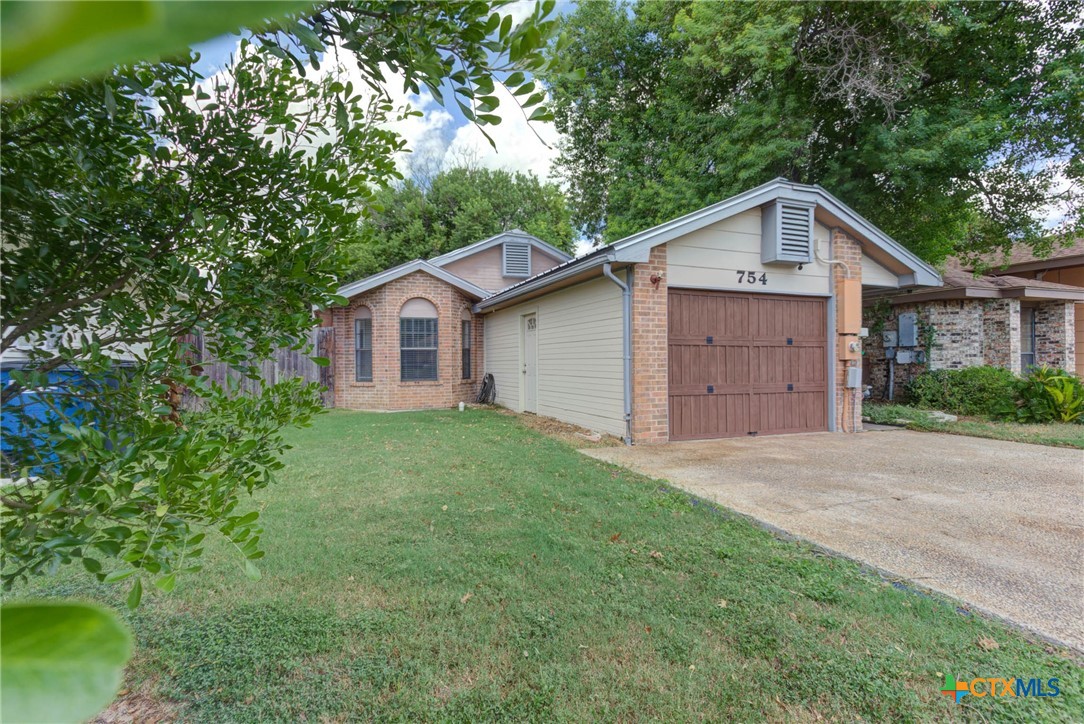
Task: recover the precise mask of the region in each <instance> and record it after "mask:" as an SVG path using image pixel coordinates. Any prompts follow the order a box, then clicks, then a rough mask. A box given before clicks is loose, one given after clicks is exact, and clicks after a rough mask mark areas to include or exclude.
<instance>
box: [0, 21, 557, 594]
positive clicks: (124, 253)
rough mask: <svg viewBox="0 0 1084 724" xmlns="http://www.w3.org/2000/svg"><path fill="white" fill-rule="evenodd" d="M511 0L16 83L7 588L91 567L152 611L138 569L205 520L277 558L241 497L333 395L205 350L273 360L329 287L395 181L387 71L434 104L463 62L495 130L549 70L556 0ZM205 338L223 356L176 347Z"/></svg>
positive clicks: (9, 166)
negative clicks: (520, 1) (515, 15)
mask: <svg viewBox="0 0 1084 724" xmlns="http://www.w3.org/2000/svg"><path fill="white" fill-rule="evenodd" d="M501 4H502V3H496V4H494V5H491V4H489V3H472V4H460V3H453V2H443V3H428V2H367V3H364V4H353V3H335V4H334V5H331V6H326V7H324V8H323V9H321V10H320V11H319V12H317V13H316V14H315V15H311V16H307V17H295V18H290V19H287V20H280V21H278V23H277V24H276V25H273V26H269V27H268V29H266V30H260V31H257V32H253V33H251V34H249V36H248V37H247V38H245V39H243V40H241V41H240V44H239V48H238V51H237V53H236V55H235V58H234V59H233V63H232V64H231V66H230V67H229V68H228V69H227V70H226V71H225V72H223V73H222V74H219V75H216V76H215V77H213V78H209V79H205V78H202V77H200V76H199V74H198V73H197V72H196V71H195V70H194V68H193V64H194V60H195V59H194V58H193V57H192V56H191V55H190V54H189V55H183V56H182V57H180V58H175V59H172V60H170V61H167V62H157V63H136V64H133V65H130V66H121V67H116V68H114V69H113V71H112V72H110V73H109V74H108V75H107V76H106V77H105V78H101V79H86V80H80V81H78V82H75V83H70V84H67V85H60V86H51V87H48V88H46V89H44V90H42V91H40V92H38V93H36V94H34V95H26V96H22V97H19V98H17V99H14V100H7V101H5V102H4V105H3V118H2V127H0V133H2V137H3V140H2V144H3V145H2V153H0V171H2V173H3V178H4V184H3V187H2V189H0V207H2V208H0V223H2V240H3V253H4V262H5V263H4V266H3V271H2V274H3V279H2V281H3V286H2V290H0V302H2V308H3V324H2V327H3V339H2V342H0V352H5V353H6V352H9V351H10V352H14V351H15V350H16V349H17V348H23V351H24V353H25V354H26V355H27V356H28V362H27V366H26V368H25V369H24V370H21V371H17V372H13V373H12V374H11V383H10V384H9V385H7V386H6V387H5V388H4V390H3V393H2V394H3V397H2V399H3V404H4V418H5V427H6V430H7V431H9V432H10V431H11V430H16V431H17V434H14V435H12V434H5V437H4V459H3V474H4V476H5V477H10V478H13V479H14V480H15V482H14V484H13V485H10V486H6V487H5V488H4V491H3V506H4V507H3V518H2V520H3V529H2V534H3V547H4V558H3V569H2V571H3V581H4V583H5V584H6V585H8V586H10V585H11V584H12V583H13V582H14V581H16V580H19V579H24V578H26V577H27V576H30V575H35V574H41V573H47V572H51V571H54V570H55V569H56V568H57V567H58V566H60V565H62V564H67V563H70V562H74V561H80V560H81V561H82V564H83V566H84V567H86V569H87V570H89V571H90V572H91V573H93V574H94V575H95V576H97V577H98V578H99V579H100V580H102V581H105V582H115V581H125V582H126V583H127V584H131V587H130V590H129V597H128V603H129V605H131V606H136V605H138V604H139V601H140V599H141V597H142V595H143V593H144V590H145V586H144V582H145V581H146V582H147V583H148V584H150V583H153V584H154V586H156V587H157V588H158V589H161V590H163V591H169V590H172V589H173V587H174V586H175V585H176V583H177V576H178V575H179V574H182V573H185V572H192V571H195V570H198V568H199V557H200V554H201V553H202V551H203V545H204V536H205V535H206V534H207V533H213V534H216V535H217V536H219V537H221V538H222V539H224V540H226V541H228V542H229V544H230V546H231V549H233V550H234V551H235V553H236V554H239V555H240V556H241V558H242V560H243V561H244V567H245V571H246V573H247V574H248V575H249V576H250V577H253V578H256V577H259V575H260V572H259V569H258V568H257V567H256V565H255V563H254V562H255V561H257V560H258V559H259V558H260V557H261V555H262V552H261V549H260V543H259V537H260V533H261V530H260V527H259V525H258V521H257V518H258V514H257V513H256V512H254V511H253V512H244V513H242V512H240V511H238V510H237V505H238V501H239V499H240V496H241V494H242V493H246V492H247V493H252V492H253V491H255V490H257V489H259V488H262V487H263V486H266V485H267V484H268V483H269V482H271V480H272V478H273V475H274V473H275V471H276V470H278V469H279V468H280V467H281V463H280V461H279V455H280V453H281V452H282V450H283V449H285V446H286V445H285V443H284V441H283V439H282V436H281V431H282V429H283V428H284V427H287V426H290V425H305V424H307V423H308V422H309V420H310V419H311V418H312V416H313V415H314V414H316V413H317V412H318V411H319V395H318V390H317V389H316V387H315V386H314V385H309V386H306V385H303V384H302V383H300V382H299V381H297V380H285V381H280V382H277V383H276V384H267V385H265V386H264V388H263V391H262V393H261V394H259V395H255V396H252V397H244V396H241V395H240V394H238V390H237V389H236V385H230V384H228V385H224V386H220V385H217V384H210V383H209V382H208V380H207V379H206V377H204V376H203V375H202V367H201V365H202V364H205V363H207V362H224V363H228V364H230V365H233V366H234V367H236V368H239V369H242V370H247V371H248V373H249V374H250V375H252V376H255V374H256V367H255V366H256V364H257V363H258V362H259V361H260V360H262V359H265V358H267V357H268V356H269V355H270V354H271V353H272V351H273V350H274V349H275V348H277V347H281V346H292V347H294V348H304V347H305V346H306V344H307V333H308V330H309V329H310V328H311V327H312V325H313V317H312V308H313V306H326V305H329V304H331V303H334V302H335V301H337V297H336V296H335V295H334V292H335V288H336V285H337V280H338V276H339V275H340V274H341V272H342V271H343V261H344V255H343V254H342V250H341V245H342V244H343V242H344V241H349V239H350V238H351V237H352V236H353V235H355V234H356V233H357V229H358V228H359V222H360V220H361V218H362V217H363V216H364V215H365V214H367V213H368V211H369V208H370V206H371V204H372V197H373V194H374V192H375V190H376V189H378V188H380V187H382V186H386V185H387V184H389V183H390V182H391V181H393V180H394V179H396V178H397V177H398V174H397V172H396V167H395V163H394V155H395V154H396V153H398V152H399V151H401V150H403V144H404V142H403V140H402V139H401V138H400V137H399V136H398V135H396V134H395V133H393V132H391V131H389V130H387V123H388V122H389V121H391V120H395V119H397V118H402V117H403V116H404V115H407V114H410V113H412V111H409V110H407V109H400V108H396V107H394V106H393V104H392V103H391V102H390V101H389V100H388V94H387V93H386V92H385V90H384V88H385V86H386V85H387V83H390V82H405V83H406V85H407V86H408V87H409V88H412V89H415V90H417V89H418V88H419V87H420V85H426V86H428V87H429V88H430V89H431V90H433V91H434V93H435V95H436V96H437V97H438V98H440V97H441V96H440V95H439V89H440V87H441V86H442V84H443V83H444V82H445V81H446V80H448V81H449V82H450V83H451V85H452V88H453V92H454V93H455V94H456V96H457V97H458V98H460V99H465V100H466V102H468V103H469V104H470V109H471V115H470V116H469V117H471V118H473V119H475V120H476V121H477V122H478V123H479V124H483V125H484V124H487V123H497V122H499V116H496V115H494V111H495V110H496V103H495V101H493V102H491V101H490V100H489V97H488V95H487V94H488V93H489V91H487V90H486V89H490V90H491V89H492V87H493V84H494V83H496V82H498V74H503V73H505V72H511V73H512V75H511V76H510V77H507V78H505V82H506V83H508V84H510V85H511V86H513V87H514V88H516V89H517V91H518V90H522V89H523V88H524V87H525V86H526V85H527V84H528V82H529V81H527V80H526V79H525V77H526V76H525V74H526V73H527V72H528V71H531V70H540V69H543V68H545V67H546V66H547V61H546V60H545V59H544V58H543V57H542V55H541V49H542V48H543V46H544V45H545V44H546V43H547V42H548V41H549V39H550V35H551V34H552V32H553V30H554V25H553V24H552V21H545V20H543V18H544V16H545V15H546V14H547V13H548V12H549V9H551V8H552V3H546V4H544V5H543V6H539V7H538V8H536V10H535V12H534V13H533V14H532V15H531V16H529V17H528V18H527V19H526V20H525V21H523V22H522V23H520V24H519V25H515V24H514V23H513V21H512V19H511V16H510V15H502V14H501V13H499V12H492V7H493V6H500V5H501ZM118 52H120V51H119V50H118ZM303 59H304V60H303ZM331 63H343V64H348V63H352V64H353V65H354V66H356V69H357V70H358V71H359V73H360V77H361V78H362V79H363V80H364V83H365V87H362V88H358V87H354V86H352V85H351V84H350V83H343V82H341V81H339V80H337V78H336V75H337V74H336V73H329V72H326V69H321V68H322V65H321V64H323V65H328V64H331ZM390 74H396V76H398V77H394V76H392V75H390ZM516 74H518V75H519V76H520V77H518V78H517V77H515V76H516ZM460 102H463V101H462V100H461V101H460ZM522 102H523V104H524V105H526V106H528V107H532V106H533V107H535V113H538V112H539V108H540V106H539V104H540V102H541V99H540V98H538V99H536V98H535V97H534V95H531V96H529V97H527V98H525V99H523V101H522ZM541 113H542V115H543V116H544V115H545V113H546V112H545V111H542V112H541ZM193 332H198V333H201V334H202V335H203V337H204V339H205V340H206V355H207V357H206V358H205V359H196V358H195V357H194V356H193V354H192V352H191V350H189V349H187V348H186V346H185V345H183V344H179V343H178V341H177V340H178V338H179V337H180V336H182V335H186V334H189V333H193ZM182 394H184V395H188V396H190V397H192V398H194V399H195V401H196V403H197V406H198V407H199V409H200V410H201V412H200V413H199V414H198V415H192V414H190V413H185V412H184V411H182V410H180V409H179V405H178V401H179V398H180V397H181V396H182ZM42 409H46V410H47V411H48V414H46V415H41V414H39V413H40V411H41V410H42ZM146 590H150V588H149V587H148V588H146Z"/></svg>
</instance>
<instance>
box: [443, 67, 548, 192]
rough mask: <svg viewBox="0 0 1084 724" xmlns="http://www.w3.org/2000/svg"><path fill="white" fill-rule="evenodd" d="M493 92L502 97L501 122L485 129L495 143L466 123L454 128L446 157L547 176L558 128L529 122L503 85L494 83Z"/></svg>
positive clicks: (544, 177) (499, 112) (498, 110)
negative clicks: (474, 160) (467, 159)
mask: <svg viewBox="0 0 1084 724" xmlns="http://www.w3.org/2000/svg"><path fill="white" fill-rule="evenodd" d="M495 95H497V96H498V97H499V98H500V99H501V104H500V106H499V108H498V109H497V115H499V116H500V117H501V123H500V125H497V126H486V127H485V129H486V133H488V134H489V135H490V137H491V138H492V139H493V142H494V143H495V144H496V146H497V147H496V148H493V147H492V146H490V145H489V141H487V140H486V139H485V136H483V135H482V132H481V131H480V130H479V129H478V128H477V127H476V126H474V125H473V124H467V125H465V126H461V127H459V128H458V129H456V132H455V135H454V136H453V137H452V140H451V143H449V144H448V149H447V151H446V152H445V156H444V158H445V160H446V161H448V162H451V161H454V159H457V158H463V157H469V158H474V159H476V160H477V163H478V165H480V166H483V167H485V168H493V169H506V170H509V171H530V172H533V173H534V174H536V175H537V176H538V177H539V178H542V179H548V178H549V175H550V169H551V167H552V165H553V161H554V159H555V158H556V157H557V139H558V135H559V134H558V133H557V129H556V128H555V127H554V125H553V124H552V123H537V122H535V123H528V122H527V118H526V116H525V115H524V113H523V111H521V110H520V108H519V104H518V103H517V102H516V99H515V98H514V97H513V96H512V94H511V93H509V92H508V91H507V90H506V89H505V88H504V87H503V86H498V87H497V89H496V91H495ZM532 129H533V130H532ZM536 133H537V135H535V134H536Z"/></svg>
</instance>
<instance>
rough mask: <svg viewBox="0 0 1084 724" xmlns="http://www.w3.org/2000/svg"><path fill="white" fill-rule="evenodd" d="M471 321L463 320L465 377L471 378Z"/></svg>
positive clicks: (466, 378)
mask: <svg viewBox="0 0 1084 724" xmlns="http://www.w3.org/2000/svg"><path fill="white" fill-rule="evenodd" d="M470 336H471V322H470V320H469V319H464V320H463V379H465V380H469V379H470V346H471V338H470Z"/></svg>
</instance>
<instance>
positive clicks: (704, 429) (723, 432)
mask: <svg viewBox="0 0 1084 724" xmlns="http://www.w3.org/2000/svg"><path fill="white" fill-rule="evenodd" d="M749 404H750V401H749V395H748V394H746V393H744V392H742V393H738V394H732V395H728V394H715V395H671V396H670V424H671V429H672V430H679V431H680V432H678V433H673V432H672V433H671V435H670V438H671V439H672V440H700V439H705V438H713V437H734V436H737V435H745V434H746V433H747V430H746V429H745V425H746V420H748V419H749V412H750V411H749Z"/></svg>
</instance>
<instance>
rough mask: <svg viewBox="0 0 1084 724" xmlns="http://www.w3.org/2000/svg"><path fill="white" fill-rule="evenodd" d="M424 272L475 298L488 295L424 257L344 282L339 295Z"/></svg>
mask: <svg viewBox="0 0 1084 724" xmlns="http://www.w3.org/2000/svg"><path fill="white" fill-rule="evenodd" d="M417 271H420V272H425V273H426V274H429V275H431V276H434V277H436V278H437V279H440V280H441V281H443V282H447V283H448V284H450V285H452V286H453V287H455V288H456V289H458V290H459V291H461V292H463V293H464V294H466V295H467V296H469V297H473V298H475V299H484V298H485V297H486V296H488V295H489V292H487V291H486V290H485V289H482V288H481V287H479V286H475V285H474V284H471V283H470V282H468V281H467V280H466V279H464V278H462V277H459V276H456V275H455V274H452V273H451V272H449V271H445V270H444V269H441V268H440V267H439V266H434V265H433V264H432V263H430V262H428V261H425V260H424V259H415V260H413V261H408V262H407V263H406V264H400V265H399V266H395V267H392V268H391V269H387V270H385V271H382V272H380V273H379V274H373V275H372V276H368V277H365V278H364V279H359V280H357V281H356V282H351V283H350V284H344V285H343V286H341V287H339V296H342V297H347V298H349V297H356V296H357V295H358V294H361V293H362V292H367V291H369V290H370V289H376V288H377V287H379V286H383V285H384V284H387V283H388V282H392V281H395V280H396V279H399V278H401V277H405V276H406V275H407V274H413V273H414V272H417Z"/></svg>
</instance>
